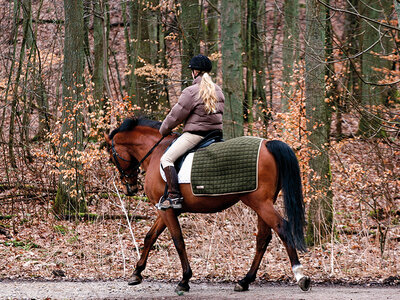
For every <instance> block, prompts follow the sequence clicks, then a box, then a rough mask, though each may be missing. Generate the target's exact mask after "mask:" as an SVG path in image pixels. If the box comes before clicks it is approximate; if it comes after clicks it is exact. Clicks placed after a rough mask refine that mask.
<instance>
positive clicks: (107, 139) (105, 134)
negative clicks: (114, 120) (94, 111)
mask: <svg viewBox="0 0 400 300" xmlns="http://www.w3.org/2000/svg"><path fill="white" fill-rule="evenodd" d="M104 138H105V140H106V142H107V144H109V145H111V140H110V138H109V137H108V134H107V133H104Z"/></svg>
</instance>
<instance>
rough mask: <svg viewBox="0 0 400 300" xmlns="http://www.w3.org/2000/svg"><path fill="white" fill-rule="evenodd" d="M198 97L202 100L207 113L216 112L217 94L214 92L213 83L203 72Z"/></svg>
mask: <svg viewBox="0 0 400 300" xmlns="http://www.w3.org/2000/svg"><path fill="white" fill-rule="evenodd" d="M200 98H201V99H202V100H203V102H204V106H205V109H206V112H207V114H212V113H216V112H217V102H218V99H217V94H216V93H215V85H214V82H213V81H212V79H211V77H210V75H209V74H208V73H206V72H205V73H204V74H203V77H202V79H201V82H200Z"/></svg>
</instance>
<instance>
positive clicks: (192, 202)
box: [105, 117, 311, 292]
mask: <svg viewBox="0 0 400 300" xmlns="http://www.w3.org/2000/svg"><path fill="white" fill-rule="evenodd" d="M160 126H161V123H160V122H157V121H152V120H149V119H146V118H142V117H139V118H136V117H135V118H128V119H126V120H125V121H124V122H123V123H122V124H121V126H120V127H118V128H116V129H114V130H113V131H112V132H111V133H110V134H109V135H107V134H105V140H106V143H107V144H108V152H109V154H110V160H111V161H112V162H113V163H114V164H115V166H116V167H117V168H118V171H119V173H120V175H121V180H122V182H123V184H125V191H124V192H125V193H126V194H128V195H130V194H132V193H134V192H135V191H137V178H138V176H137V175H138V173H139V172H140V171H139V168H142V169H144V171H145V182H144V192H145V194H146V196H147V197H148V200H149V201H150V202H151V203H152V204H153V205H156V204H157V203H158V201H159V199H160V197H162V195H163V194H164V190H165V182H164V181H163V179H162V177H161V174H160V158H161V156H162V155H163V153H164V152H165V150H166V149H167V147H168V146H169V145H170V144H171V143H172V141H173V140H174V139H175V138H177V134H176V133H173V134H171V135H168V136H161V134H160V133H159V131H158V130H159V128H160ZM257 172H258V178H259V179H258V180H259V182H258V187H257V189H256V190H255V191H253V192H248V193H237V194H230V195H224V196H195V195H193V193H192V190H191V187H190V184H180V190H181V193H182V195H183V197H184V201H183V204H182V209H180V210H174V209H172V208H169V209H167V210H156V211H157V218H156V220H155V222H154V224H153V226H152V227H151V229H150V230H149V232H148V233H147V234H146V236H145V239H144V247H143V250H142V252H141V256H140V259H139V260H138V262H137V264H136V268H135V270H134V272H133V274H132V278H131V279H130V281H129V282H128V284H129V285H136V284H140V283H141V282H142V281H143V277H142V275H141V273H142V272H143V270H144V269H145V267H146V263H147V258H148V256H149V252H150V250H151V248H152V246H153V244H154V243H155V242H156V240H157V238H158V236H159V235H160V234H161V233H162V232H163V231H164V229H165V228H168V230H169V231H170V234H171V237H172V239H173V242H174V245H175V248H176V250H177V252H178V255H179V258H180V261H181V264H182V271H183V274H182V279H181V280H180V282H179V283H178V285H177V287H176V289H175V291H176V292H187V291H189V289H190V286H189V280H190V278H191V277H192V270H191V268H190V264H189V260H188V257H187V253H186V249H185V242H184V239H183V236H182V230H181V227H180V224H179V220H178V216H179V215H180V214H181V213H184V212H189V213H215V212H220V211H222V210H224V209H227V208H229V207H230V206H232V205H234V204H236V203H237V202H239V201H242V202H243V203H244V204H245V205H247V206H248V207H250V208H252V209H253V210H254V211H255V212H256V213H257V217H258V226H257V227H258V228H257V229H258V232H257V237H256V254H255V256H254V259H253V262H252V264H251V267H250V270H249V271H248V272H247V274H246V275H245V276H244V277H243V278H242V279H241V280H239V281H238V282H237V283H236V285H235V287H234V290H235V291H238V292H240V291H246V290H248V289H249V285H250V283H252V282H253V281H254V280H255V278H256V273H257V270H258V268H259V266H260V263H261V260H262V258H263V255H264V253H265V251H266V249H267V246H268V244H269V242H270V241H271V238H272V230H274V231H275V232H276V233H277V234H278V236H279V238H280V239H281V241H282V242H283V244H284V246H285V248H286V251H287V253H288V256H289V260H290V264H291V267H292V271H293V273H294V276H295V279H296V281H297V284H298V285H299V287H300V288H301V290H303V291H308V290H310V288H311V279H310V277H308V276H306V275H304V274H303V266H302V265H301V263H300V261H299V258H298V255H297V250H299V251H306V246H305V242H304V232H303V227H304V224H305V217H304V201H303V194H302V185H301V177H300V169H299V164H298V160H297V158H296V155H295V154H294V152H293V150H292V149H291V148H290V147H289V146H288V145H287V144H285V143H284V142H281V141H266V140H263V141H262V145H261V148H260V152H259V160H258V170H257ZM281 189H282V190H283V198H284V205H285V214H286V217H287V220H286V219H285V218H283V217H282V216H281V215H280V214H279V212H277V211H276V210H275V208H274V203H275V202H276V200H277V197H278V194H279V192H280V190H281Z"/></svg>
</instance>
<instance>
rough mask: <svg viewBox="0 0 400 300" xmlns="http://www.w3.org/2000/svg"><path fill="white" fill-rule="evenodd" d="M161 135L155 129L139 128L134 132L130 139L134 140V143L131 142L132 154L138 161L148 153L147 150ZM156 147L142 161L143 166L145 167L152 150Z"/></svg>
mask: <svg viewBox="0 0 400 300" xmlns="http://www.w3.org/2000/svg"><path fill="white" fill-rule="evenodd" d="M160 138H161V135H160V134H159V133H158V131H155V130H141V131H137V132H134V133H133V135H132V137H131V140H132V141H135V144H132V147H131V149H132V155H133V156H135V158H136V159H137V160H138V161H141V160H142V159H143V158H144V157H145V156H146V155H147V154H148V153H149V151H150V150H151V149H152V148H153V146H154V145H155V144H156V143H157V142H158V141H159V140H160ZM156 150H158V149H155V150H154V151H153V152H152V154H150V155H149V159H146V161H144V163H143V167H144V168H145V169H146V168H147V164H148V162H149V160H150V159H151V157H152V155H153V153H154V152H158V151H156Z"/></svg>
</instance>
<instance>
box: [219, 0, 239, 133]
mask: <svg viewBox="0 0 400 300" xmlns="http://www.w3.org/2000/svg"><path fill="white" fill-rule="evenodd" d="M221 7H223V8H224V10H223V11H222V12H221V45H222V49H221V51H222V74H223V91H224V94H225V112H224V137H225V139H230V138H234V137H238V136H241V135H243V96H244V92H243V74H242V70H243V69H242V67H243V66H242V51H243V50H242V40H241V4H240V1H229V0H222V2H221Z"/></svg>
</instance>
